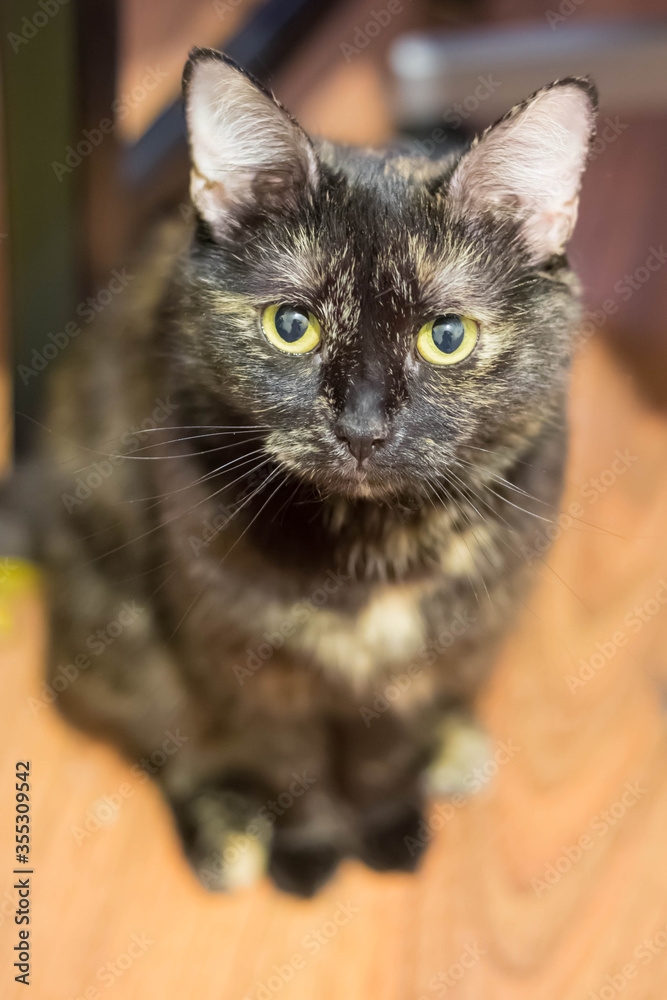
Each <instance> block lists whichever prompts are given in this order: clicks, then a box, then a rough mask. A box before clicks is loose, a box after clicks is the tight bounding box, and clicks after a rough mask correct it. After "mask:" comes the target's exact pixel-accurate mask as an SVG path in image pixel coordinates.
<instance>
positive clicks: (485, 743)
mask: <svg viewBox="0 0 667 1000" xmlns="http://www.w3.org/2000/svg"><path fill="white" fill-rule="evenodd" d="M491 753H492V748H491V740H490V737H489V735H488V733H487V732H486V730H485V729H484V727H483V726H482V725H481V723H480V722H478V721H477V720H476V719H475V717H474V715H473V714H472V712H470V711H467V710H466V709H464V708H459V709H451V710H449V711H447V712H445V713H444V714H443V716H442V718H441V719H440V721H439V722H438V723H437V725H436V727H435V737H434V751H433V756H432V758H431V760H430V761H429V764H428V767H427V769H426V772H425V780H426V791H427V793H428V794H429V795H433V796H448V795H454V794H456V793H459V794H464V795H466V794H469V793H470V792H471V791H472V790H476V789H478V788H479V787H481V785H482V784H483V783H484V782H485V780H487V779H486V778H485V775H486V773H487V771H488V768H486V765H487V764H488V762H489V761H490V759H491Z"/></svg>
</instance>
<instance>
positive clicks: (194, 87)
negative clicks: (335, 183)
mask: <svg viewBox="0 0 667 1000" xmlns="http://www.w3.org/2000/svg"><path fill="white" fill-rule="evenodd" d="M183 93H184V98H185V108H186V118H187V123H188V132H189V137H190V154H191V159H192V171H191V175H190V195H191V197H192V201H193V202H194V205H195V207H196V208H197V210H198V212H199V214H200V215H201V216H202V217H203V218H204V219H205V220H206V222H207V223H208V224H209V226H210V228H211V230H212V232H213V234H214V235H216V236H225V235H227V234H229V233H230V232H232V231H233V229H234V228H235V226H236V224H237V222H238V220H239V219H240V218H242V217H243V215H244V214H247V213H248V212H250V213H253V214H254V213H260V214H262V213H267V214H273V213H280V212H282V211H285V210H286V209H288V208H289V207H291V206H293V205H295V204H296V202H297V200H298V199H299V198H300V197H303V195H304V193H306V192H307V191H308V190H309V189H311V190H312V189H314V188H315V187H316V185H317V181H318V165H317V159H316V157H315V152H314V150H313V147H312V144H311V142H310V139H309V138H308V136H307V135H306V134H305V132H304V131H303V130H302V129H301V128H300V127H299V125H297V123H296V122H295V121H294V119H293V118H291V117H290V115H289V114H288V113H287V111H286V110H285V109H284V108H283V107H282V106H281V105H280V104H279V103H278V102H277V101H276V100H275V99H274V98H273V97H272V96H271V95H270V94H269V93H268V92H267V91H266V90H264V88H263V87H262V86H261V85H260V84H258V83H257V82H256V81H255V80H253V79H251V77H249V76H248V74H247V73H245V72H244V71H243V70H241V69H240V68H239V67H238V66H236V65H235V64H234V63H233V62H232V61H231V60H229V59H228V58H227V57H226V56H223V55H222V54H221V53H220V52H215V51H214V50H213V49H193V50H192V52H191V53H190V58H189V59H188V62H187V63H186V65H185V70H184V72H183Z"/></svg>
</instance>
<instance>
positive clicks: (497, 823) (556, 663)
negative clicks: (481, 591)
mask: <svg viewBox="0 0 667 1000" xmlns="http://www.w3.org/2000/svg"><path fill="white" fill-rule="evenodd" d="M571 419H572V425H573V445H572V450H571V459H570V464H569V470H568V489H567V495H566V497H565V500H564V504H563V509H564V510H567V509H568V506H569V505H570V504H573V503H578V504H580V505H581V508H582V510H581V512H579V510H578V508H577V512H578V514H579V518H578V520H576V521H574V522H573V523H572V524H570V525H569V526H568V525H567V522H564V526H563V527H562V528H561V529H560V530H559V537H558V538H557V540H556V542H555V546H554V548H553V549H552V550H551V552H550V553H549V554H548V556H547V557H546V561H545V562H544V563H541V562H540V563H539V567H540V568H539V577H540V579H539V584H538V587H537V589H536V590H535V592H534V594H533V595H532V597H531V598H530V600H529V601H528V603H527V606H526V609H525V612H524V614H523V616H522V621H521V623H520V626H519V628H518V629H517V631H516V632H515V634H514V635H513V636H512V638H511V640H510V641H509V643H508V644H507V647H506V649H505V650H504V653H503V655H502V657H501V660H500V662H499V664H498V667H497V669H496V671H495V673H494V676H493V678H492V680H491V682H490V684H489V685H488V687H487V689H486V690H485V692H484V695H483V698H482V700H481V704H480V714H481V717H482V718H483V719H484V721H485V723H486V725H487V726H488V728H489V730H490V732H491V734H492V736H493V738H494V740H495V741H496V743H497V744H498V745H500V744H501V743H504V744H505V746H506V747H509V750H510V753H509V754H504V755H499V760H502V762H501V763H498V764H497V766H496V767H495V768H494V770H495V771H496V772H497V773H496V774H495V777H494V778H493V779H492V781H491V782H490V784H489V785H487V786H486V788H485V790H484V791H482V792H480V793H479V794H478V795H476V796H474V797H473V798H471V799H470V800H468V801H467V803H466V804H465V805H463V806H461V807H459V808H453V807H450V808H449V809H444V808H443V805H442V804H436V805H435V807H434V812H433V813H432V816H431V824H432V827H433V831H432V832H433V840H432V843H431V847H430V850H429V851H428V852H427V855H426V857H425V861H424V863H423V865H422V867H421V869H420V871H419V873H418V875H417V876H407V875H405V876H404V875H390V876H382V875H376V874H373V873H371V872H369V871H366V870H364V869H363V868H362V867H361V866H360V865H357V864H353V863H349V864H347V865H346V866H345V867H344V868H343V870H342V872H341V874H340V875H339V876H338V877H337V878H336V880H335V881H334V882H333V883H332V884H331V885H330V886H328V887H327V888H326V890H325V891H324V892H322V893H321V894H320V895H319V896H318V897H317V898H316V899H315V900H314V901H310V902H302V901H296V900H293V899H290V898H287V897H285V896H282V895H280V894H279V893H278V892H277V891H275V890H274V889H272V888H271V887H270V886H268V885H267V884H262V885H260V886H258V887H257V888H255V889H253V890H244V891H239V892H238V893H237V894H235V895H233V896H230V897H217V896H210V895H207V894H206V892H205V891H204V890H202V889H201V888H200V887H199V886H198V885H197V884H196V883H195V881H194V879H193V877H192V876H191V874H190V872H189V870H188V869H187V867H186V865H185V863H184V861H183V860H182V858H181V856H180V853H179V849H178V844H177V840H176V836H175V834H174V831H173V829H172V827H171V825H170V820H169V817H168V815H167V811H166V809H165V808H164V806H163V804H162V802H161V800H160V798H159V795H158V793H157V791H156V789H155V788H154V787H153V785H152V784H151V783H143V782H140V781H138V779H137V778H136V776H134V775H133V774H132V772H131V770H130V768H129V767H128V766H127V765H126V764H125V763H124V762H123V761H122V760H121V759H120V758H119V757H118V755H117V754H116V753H115V751H114V750H112V749H110V748H109V747H107V746H105V745H103V744H101V743H96V742H94V741H92V740H90V739H89V738H87V737H84V736H82V735H81V734H79V733H77V732H75V731H73V730H71V729H69V728H68V727H67V726H66V725H65V723H64V722H62V721H61V719H60V718H59V716H58V715H57V713H56V711H55V710H54V709H53V708H52V707H51V708H40V709H39V710H38V711H35V705H34V703H33V704H32V707H31V703H30V702H29V698H30V697H36V698H38V697H39V688H40V685H41V683H42V680H41V673H42V669H43V658H44V644H45V639H46V637H45V625H44V616H43V610H42V607H41V603H40V600H39V594H38V592H37V590H36V588H35V587H34V586H33V587H28V586H26V587H23V588H18V589H17V588H16V587H15V588H13V589H12V590H11V592H9V591H8V590H7V588H6V587H5V588H4V589H3V600H4V613H3V614H2V615H0V629H2V631H1V632H0V655H1V656H2V666H3V669H2V673H1V675H0V676H1V682H0V683H1V684H2V699H1V701H0V706H1V708H0V711H1V713H2V742H3V748H4V749H3V753H2V764H1V767H0V772H1V773H0V788H1V789H2V792H1V794H0V800H1V802H2V822H1V823H0V858H1V859H2V865H1V866H0V955H1V956H2V959H1V961H0V982H2V987H1V992H2V996H3V997H5V996H8V997H14V996H16V997H21V996H25V995H28V996H32V997H34V998H38V1000H60V998H62V1000H67V998H70V997H71V998H75V997H84V996H86V997H88V998H91V1000H92V998H93V997H107V996H109V997H114V998H118V1000H121V998H122V1000H146V998H148V997H151V998H152V997H160V998H161V1000H180V998H183V997H197V998H200V1000H220V998H225V1000H226V998H239V1000H241V998H245V997H248V998H252V1000H268V998H269V997H274V996H279V997H280V998H281V1000H310V998H312V997H318V998H322V1000H368V998H369V997H378V998H379V997H381V998H383V1000H419V998H438V997H443V996H446V997H448V998H449V997H450V996H451V997H456V998H459V1000H593V998H596V1000H597V998H599V1000H612V998H613V997H616V996H617V995H620V996H622V997H623V998H624V1000H664V997H665V996H666V995H667V863H666V862H667V836H666V834H665V830H666V828H667V743H666V740H665V722H664V716H663V710H662V705H661V698H662V695H661V689H662V685H663V683H664V679H665V676H666V674H667V664H666V656H665V649H666V648H667V642H666V639H667V604H663V603H661V601H660V598H661V597H663V600H667V587H664V588H662V589H661V584H660V581H661V580H665V579H667V528H666V525H665V514H666V512H667V461H666V460H667V418H666V417H665V415H664V414H661V413H660V412H658V411H655V410H651V409H649V408H648V407H647V406H646V405H644V404H643V403H642V402H641V400H640V398H639V397H638V395H637V394H636V392H635V388H634V386H633V383H632V381H631V380H630V378H629V376H627V375H626V374H625V372H624V371H623V370H621V369H620V368H619V367H618V365H617V363H616V362H614V361H613V360H612V359H611V358H610V356H609V355H608V354H607V353H606V352H605V350H604V349H603V348H602V347H601V346H600V344H599V343H597V342H591V343H590V344H588V345H587V346H586V347H585V349H584V350H583V351H582V353H581V356H580V358H579V361H578V364H577V368H576V374H575V381H574V391H573V397H572V405H571ZM618 454H621V455H625V456H626V458H625V465H626V466H627V467H626V468H622V466H623V464H624V463H623V462H620V461H617V456H618ZM619 470H620V471H619ZM596 482H597V485H596ZM546 527H548V525H546V524H545V528H546ZM554 530H555V529H554ZM656 595H657V597H656ZM636 609H638V610H636ZM638 615H639V617H638ZM642 616H643V617H644V619H645V621H642V620H641V617H642ZM637 621H639V625H637V624H636V622H637ZM621 633H622V637H621ZM598 643H599V644H600V645H601V648H602V650H603V653H599V648H598V647H597V646H596V644H598ZM596 652H598V653H599V656H598V657H594V654H595V653H596ZM592 657H594V659H593V661H591V658H592ZM591 663H592V665H591ZM579 672H581V674H582V676H585V677H588V678H589V679H587V680H585V681H583V682H582V683H580V684H578V685H575V682H573V680H572V678H573V677H577V676H578V674H579ZM568 678H569V680H568ZM25 756H28V757H29V758H30V759H31V761H32V769H33V776H32V786H33V787H32V804H33V822H34V841H33V861H34V868H35V875H34V879H33V881H34V889H33V923H32V925H31V926H32V945H33V950H34V962H33V986H32V991H31V993H29V994H28V993H26V992H25V990H24V988H23V987H19V986H18V985H15V984H14V983H13V982H12V977H13V973H12V972H11V969H10V964H11V961H12V959H11V958H10V957H9V956H10V954H11V949H12V947H13V945H14V944H15V943H16V928H15V926H14V924H13V908H14V907H13V903H14V895H13V890H12V889H11V885H12V880H11V867H12V858H13V849H12V831H11V828H10V821H11V815H10V810H9V806H10V804H11V794H12V789H13V766H14V763H15V760H16V759H20V758H23V757H25ZM114 796H116V800H117V801H118V803H119V805H118V806H117V807H116V808H109V807H108V803H107V808H106V810H105V807H104V800H105V797H106V798H107V799H111V800H112V801H113V798H114ZM438 807H439V808H438ZM89 811H91V812H93V813H96V814H98V815H100V816H103V817H104V816H106V820H105V822H104V823H103V824H101V825H100V828H99V829H97V830H94V831H93V832H91V833H90V834H89V835H87V836H85V837H84V838H83V839H82V838H81V835H80V834H79V835H78V836H77V828H83V826H84V823H85V820H86V817H87V814H88V815H90V813H89ZM436 828H437V829H436ZM77 841H80V842H77ZM133 935H136V936H137V938H138V939H139V940H141V939H142V938H143V939H144V941H143V944H142V945H141V946H139V945H136V944H135V946H134V950H135V951H136V952H137V957H136V958H132V959H130V958H126V955H127V952H128V948H129V947H130V945H131V943H132V940H133ZM147 942H150V943H147ZM643 942H648V943H643ZM141 949H143V950H141ZM108 963H111V966H112V968H113V969H115V971H111V970H109V969H108V968H107V965H108ZM296 966H298V968H296V971H295V967H296ZM466 966H468V967H466ZM100 970H101V971H100ZM276 970H277V971H276ZM290 970H291V971H290ZM607 977H611V979H609V978H607ZM614 984H615V985H614ZM86 990H88V991H89V992H88V993H86Z"/></svg>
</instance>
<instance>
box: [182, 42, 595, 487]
mask: <svg viewBox="0 0 667 1000" xmlns="http://www.w3.org/2000/svg"><path fill="white" fill-rule="evenodd" d="M185 90H186V100H187V114H188V124H189V129H190V140H191V150H192V160H193V172H192V183H191V193H192V198H193V201H194V204H195V207H196V209H197V211H198V215H199V220H200V222H199V226H198V232H197V236H196V238H195V242H194V244H193V248H192V251H191V254H190V257H189V259H188V261H187V263H186V267H185V275H184V276H185V280H186V283H187V287H188V294H187V306H186V307H185V308H186V319H185V323H186V325H187V327H188V330H189V336H188V342H189V343H190V345H191V350H192V351H193V352H194V354H195V355H196V371H197V372H198V373H199V377H200V378H201V380H202V383H203V384H205V385H206V387H207V389H208V391H210V392H212V393H213V394H214V395H215V396H216V397H217V398H218V399H219V400H220V401H221V404H223V405H224V406H225V407H227V408H228V409H229V411H230V412H233V413H234V414H235V415H237V416H238V418H239V419H240V420H241V421H243V422H247V423H249V424H260V423H261V424H266V425H268V427H269V428H270V429H269V430H268V432H267V435H266V440H265V442H264V448H265V450H266V452H267V453H268V454H269V455H270V456H271V457H272V458H273V459H274V460H275V461H276V462H277V463H279V464H280V465H281V466H283V467H284V468H286V469H287V470H289V471H290V472H291V473H292V474H295V475H296V476H297V477H299V478H302V479H304V480H308V481H311V482H314V483H315V484H316V485H317V486H319V487H321V488H322V489H323V490H325V491H327V492H333V493H341V494H347V495H352V496H365V497H373V498H383V497H388V496H391V495H395V494H406V493H407V494H413V493H414V492H415V491H419V490H420V488H422V487H423V486H424V484H428V483H429V482H430V481H434V480H435V481H437V480H438V478H439V477H440V476H441V475H446V474H447V472H448V471H451V470H452V469H453V468H454V467H455V465H456V463H457V461H458V460H459V459H461V458H462V457H463V456H465V455H466V454H470V451H469V450H470V449H471V448H479V447H484V448H490V449H496V450H498V449H501V448H502V447H503V446H504V445H506V444H507V445H509V444H510V443H512V442H513V441H514V439H515V438H516V436H517V435H521V434H522V433H525V430H526V427H527V425H529V424H532V423H534V424H535V425H539V423H540V421H542V420H544V419H546V418H548V415H549V412H550V406H551V404H552V402H553V399H554V397H555V396H556V395H558V394H559V393H561V392H562V387H563V380H564V373H565V371H566V369H567V363H568V359H569V353H570V346H569V345H570V339H571V333H572V330H573V327H574V325H575V323H576V318H577V307H576V295H575V294H574V290H573V281H572V277H571V274H570V272H569V271H568V270H567V267H566V263H565V259H564V256H563V253H564V247H565V243H566V242H567V239H568V237H569V235H570V233H571V230H572V227H573V225H574V222H575V218H576V201H577V193H578V188H579V184H580V178H581V173H582V170H583V167H584V163H585V158H586V153H587V149H588V145H589V142H590V138H591V134H592V128H593V118H594V92H593V91H592V88H591V87H590V85H588V84H587V83H586V82H584V81H574V80H570V81H563V82H561V83H559V84H556V85H553V86H552V87H551V88H547V89H546V90H543V91H540V92H539V93H538V94H537V95H535V96H534V97H533V98H531V99H530V100H529V101H528V102H526V104H525V105H522V106H520V107H518V108H516V109H514V110H513V111H512V112H510V114H509V115H508V116H506V117H505V119H503V120H502V121H501V122H500V123H498V124H497V125H496V126H494V127H493V128H492V129H490V130H489V131H488V132H487V133H486V134H485V135H484V136H483V137H482V139H481V140H480V141H479V142H477V143H476V144H474V145H473V147H472V148H471V149H470V151H468V152H467V153H466V154H464V155H463V156H462V157H458V158H455V159H453V160H450V161H446V162H445V161H440V162H431V161H428V160H425V159H423V158H419V157H415V158H412V157H411V158H407V157H404V156H399V155H393V156H392V155H386V154H376V153H367V152H360V151H352V150H346V149H345V150H344V149H340V148H335V147H333V146H330V145H328V144H326V143H322V144H318V145H317V146H315V145H314V144H313V143H312V142H311V141H310V140H309V139H308V137H307V136H306V135H305V134H304V133H303V132H302V131H301V129H300V128H299V126H298V125H297V124H296V123H295V122H294V121H293V120H292V119H291V118H290V117H289V116H288V115H287V113H286V112H285V111H284V110H283V109H282V108H281V107H280V106H279V105H278V104H277V103H276V102H275V101H274V100H273V99H272V98H271V97H270V96H269V95H268V94H266V93H265V92H264V91H263V90H262V89H261V88H260V87H258V86H257V85H256V84H255V83H254V82H252V81H251V80H250V79H249V78H248V77H247V76H245V75H244V74H243V73H242V72H240V71H239V70H238V69H237V68H236V67H234V66H232V65H231V64H230V63H229V62H228V61H226V60H225V59H224V58H223V57H221V56H219V55H218V54H216V53H213V52H210V51H207V50H205V51H201V50H198V51H196V52H195V53H193V56H192V58H191V60H190V62H189V63H188V66H187V67H186V74H185Z"/></svg>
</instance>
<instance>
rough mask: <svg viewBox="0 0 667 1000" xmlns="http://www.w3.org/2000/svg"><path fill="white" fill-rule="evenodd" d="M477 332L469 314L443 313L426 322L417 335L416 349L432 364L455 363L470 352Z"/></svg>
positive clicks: (475, 324)
mask: <svg viewBox="0 0 667 1000" xmlns="http://www.w3.org/2000/svg"><path fill="white" fill-rule="evenodd" d="M478 334H479V330H478V326H477V323H476V322H475V320H474V319H470V317H469V316H459V315H458V314H457V313H445V314H444V315H442V316H437V317H436V318H435V319H433V320H431V322H430V323H426V324H425V325H424V326H423V327H422V328H421V330H420V331H419V336H418V337H417V350H418V351H419V353H420V354H421V356H422V357H423V358H425V359H426V361H430V362H431V364H432V365H455V364H456V363H457V361H463V359H464V358H467V357H468V355H469V354H470V353H471V352H472V350H473V348H474V346H475V344H476V343H477V337H478Z"/></svg>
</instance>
